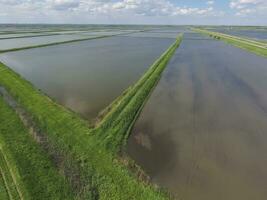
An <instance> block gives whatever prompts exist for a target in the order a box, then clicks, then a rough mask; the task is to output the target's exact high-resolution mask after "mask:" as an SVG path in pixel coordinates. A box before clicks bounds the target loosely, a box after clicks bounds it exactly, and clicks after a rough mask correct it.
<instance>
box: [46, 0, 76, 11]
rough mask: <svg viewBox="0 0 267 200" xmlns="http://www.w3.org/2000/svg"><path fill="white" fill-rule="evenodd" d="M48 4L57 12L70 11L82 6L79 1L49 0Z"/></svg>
mask: <svg viewBox="0 0 267 200" xmlns="http://www.w3.org/2000/svg"><path fill="white" fill-rule="evenodd" d="M47 3H48V4H49V5H50V6H51V8H52V9H55V10H70V9H73V8H78V7H79V5H80V1H79V0H47Z"/></svg>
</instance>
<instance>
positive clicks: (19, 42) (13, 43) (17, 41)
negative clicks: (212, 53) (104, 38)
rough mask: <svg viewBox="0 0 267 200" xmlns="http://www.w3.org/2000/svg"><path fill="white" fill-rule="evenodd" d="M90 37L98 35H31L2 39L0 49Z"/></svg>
mask: <svg viewBox="0 0 267 200" xmlns="http://www.w3.org/2000/svg"><path fill="white" fill-rule="evenodd" d="M90 37H96V36H93V35H92V36H89V35H80V34H70V35H51V36H41V37H31V38H14V39H8V40H0V50H6V49H13V48H20V47H28V46H34V45H41V44H48V43H53V42H63V41H68V40H76V39H83V38H90Z"/></svg>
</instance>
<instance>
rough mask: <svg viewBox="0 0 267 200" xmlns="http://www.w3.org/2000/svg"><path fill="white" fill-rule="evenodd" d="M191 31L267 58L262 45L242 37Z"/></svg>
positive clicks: (266, 49)
mask: <svg viewBox="0 0 267 200" xmlns="http://www.w3.org/2000/svg"><path fill="white" fill-rule="evenodd" d="M192 30H193V31H195V32H198V33H202V34H205V35H209V36H210V37H213V38H215V39H218V40H223V41H224V42H226V43H229V44H231V45H234V46H236V47H239V48H241V49H244V50H247V51H250V52H252V53H255V54H257V55H260V56H264V57H267V46H266V44H264V43H261V42H257V41H254V40H249V39H246V38H242V37H237V36H233V35H228V34H225V33H219V32H213V31H208V30H204V29H199V28H193V29H192Z"/></svg>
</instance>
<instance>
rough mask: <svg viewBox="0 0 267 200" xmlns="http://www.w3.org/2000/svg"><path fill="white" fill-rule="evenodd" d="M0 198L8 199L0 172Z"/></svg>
mask: <svg viewBox="0 0 267 200" xmlns="http://www.w3.org/2000/svg"><path fill="white" fill-rule="evenodd" d="M0 199H4V200H6V199H10V197H9V194H8V190H7V188H6V184H5V182H4V179H3V176H2V173H0Z"/></svg>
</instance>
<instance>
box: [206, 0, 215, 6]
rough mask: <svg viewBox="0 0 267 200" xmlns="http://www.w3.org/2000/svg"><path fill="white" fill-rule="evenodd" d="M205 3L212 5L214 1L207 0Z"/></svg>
mask: <svg viewBox="0 0 267 200" xmlns="http://www.w3.org/2000/svg"><path fill="white" fill-rule="evenodd" d="M206 4H208V5H213V4H214V1H207V2H206Z"/></svg>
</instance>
